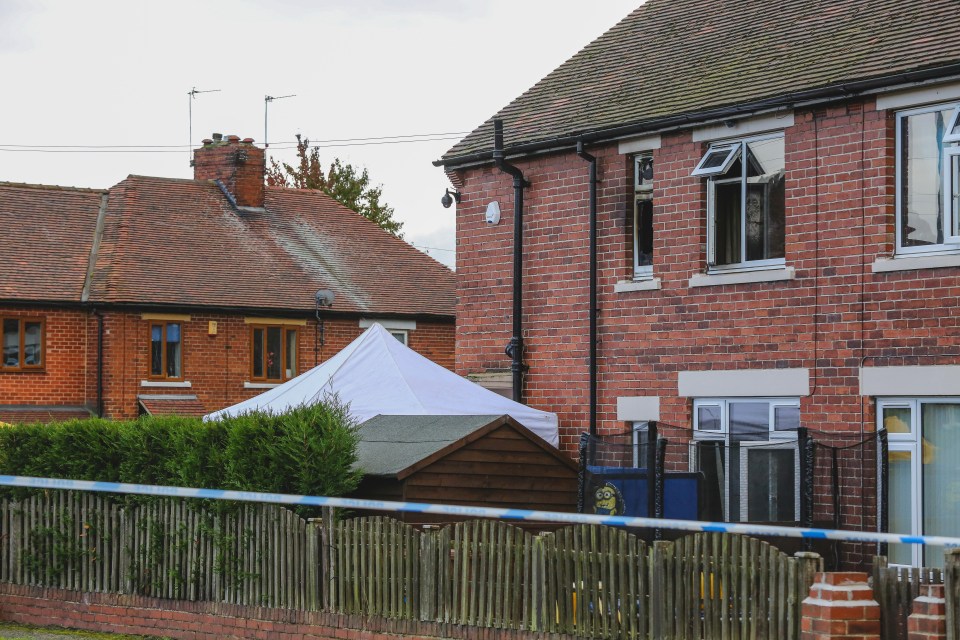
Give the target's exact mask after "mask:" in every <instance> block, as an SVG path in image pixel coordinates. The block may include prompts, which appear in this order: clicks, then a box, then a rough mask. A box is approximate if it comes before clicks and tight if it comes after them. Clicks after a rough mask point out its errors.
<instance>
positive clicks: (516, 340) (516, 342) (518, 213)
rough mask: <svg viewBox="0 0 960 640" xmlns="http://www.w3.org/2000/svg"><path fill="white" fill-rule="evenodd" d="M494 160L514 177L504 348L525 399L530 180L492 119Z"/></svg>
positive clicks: (516, 392)
mask: <svg viewBox="0 0 960 640" xmlns="http://www.w3.org/2000/svg"><path fill="white" fill-rule="evenodd" d="M493 132H494V133H493V164H494V165H495V166H496V167H497V169H499V170H500V171H502V172H504V173H508V174H510V175H511V176H512V177H513V335H512V336H511V337H510V344H508V345H507V348H506V349H505V350H504V353H506V354H507V355H508V356H509V357H510V359H511V360H512V363H511V365H510V371H511V373H512V376H513V399H514V400H515V401H516V402H523V374H524V372H526V370H527V368H528V367H527V365H525V364H524V363H523V190H524V188H525V187H529V186H530V183H529V182H527V181H526V180H524V178H523V172H522V171H521V170H520V169H518V168H517V167H515V166H513V165H512V164H510V163H508V162H506V161H505V160H504V158H503V121H502V120H499V119H498V120H494V121H493Z"/></svg>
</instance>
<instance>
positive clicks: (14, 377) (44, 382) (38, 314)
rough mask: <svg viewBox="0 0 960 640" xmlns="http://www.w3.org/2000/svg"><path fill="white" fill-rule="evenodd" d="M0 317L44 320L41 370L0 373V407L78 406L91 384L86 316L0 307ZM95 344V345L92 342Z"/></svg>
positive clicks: (52, 309)
mask: <svg viewBox="0 0 960 640" xmlns="http://www.w3.org/2000/svg"><path fill="white" fill-rule="evenodd" d="M0 317H5V318H29V319H41V320H43V321H44V332H45V334H46V335H45V336H44V346H43V349H44V353H43V359H44V365H43V368H42V369H40V370H31V371H0V404H2V405H51V406H73V407H79V406H83V405H85V404H86V403H87V400H88V398H89V396H88V395H87V392H88V384H89V382H90V380H89V377H88V371H87V367H86V361H87V357H88V355H89V352H90V349H89V345H90V342H89V335H88V333H87V330H86V324H87V314H86V313H85V312H82V311H78V310H69V309H59V308H43V307H12V306H6V307H5V306H0ZM94 344H95V343H94Z"/></svg>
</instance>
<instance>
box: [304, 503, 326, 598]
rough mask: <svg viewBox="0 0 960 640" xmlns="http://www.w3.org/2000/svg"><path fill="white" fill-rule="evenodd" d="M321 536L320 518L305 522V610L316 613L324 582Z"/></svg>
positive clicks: (321, 525) (321, 522)
mask: <svg viewBox="0 0 960 640" xmlns="http://www.w3.org/2000/svg"><path fill="white" fill-rule="evenodd" d="M322 535H323V521H322V520H321V519H320V518H310V519H308V520H307V550H306V551H307V552H306V558H305V560H304V561H305V562H306V563H307V566H306V567H305V569H306V576H307V585H306V586H307V593H306V602H307V609H308V610H310V611H317V610H318V609H320V607H321V599H322V593H323V591H325V589H323V586H324V582H323V577H324V572H323V566H324V564H325V563H324V562H323V558H322V557H321V556H320V554H321V553H322V552H321V548H322V547H321V545H320V544H318V542H319V541H320V537H321V536H322Z"/></svg>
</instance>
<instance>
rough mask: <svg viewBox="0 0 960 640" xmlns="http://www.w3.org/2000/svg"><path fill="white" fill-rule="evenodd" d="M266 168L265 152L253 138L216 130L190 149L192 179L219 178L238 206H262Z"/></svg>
mask: <svg viewBox="0 0 960 640" xmlns="http://www.w3.org/2000/svg"><path fill="white" fill-rule="evenodd" d="M265 169H266V155H265V154H264V151H263V149H261V148H260V147H257V146H255V145H254V144H253V138H244V139H243V140H241V139H240V137H239V136H227V137H226V138H224V137H223V135H222V134H219V133H215V134H213V139H212V140H211V139H209V138H208V139H206V140H204V141H203V146H202V147H200V148H199V149H196V150H195V151H194V152H193V178H194V179H195V180H219V181H220V182H222V183H223V186H224V187H226V189H227V191H229V192H230V194H231V195H233V197H234V199H235V200H236V201H237V206H240V207H262V206H263V174H264V171H265Z"/></svg>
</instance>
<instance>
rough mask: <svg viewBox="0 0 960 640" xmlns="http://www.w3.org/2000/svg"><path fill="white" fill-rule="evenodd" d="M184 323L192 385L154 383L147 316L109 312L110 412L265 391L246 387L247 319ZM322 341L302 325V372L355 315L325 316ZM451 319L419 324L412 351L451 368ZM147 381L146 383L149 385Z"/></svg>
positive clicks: (338, 339)
mask: <svg viewBox="0 0 960 640" xmlns="http://www.w3.org/2000/svg"><path fill="white" fill-rule="evenodd" d="M189 315H190V320H189V321H188V322H183V379H184V381H187V382H190V387H189V388H164V387H161V386H154V382H153V381H151V380H150V379H149V375H148V373H149V367H150V338H149V330H150V329H149V327H150V321H149V320H144V319H143V317H142V314H141V313H121V312H106V313H105V325H106V330H107V336H106V345H107V351H108V353H107V354H105V358H104V361H105V363H106V366H105V379H106V381H107V383H106V385H105V398H106V407H105V411H106V415H107V416H109V417H112V418H133V417H136V415H137V411H138V403H137V396H138V395H140V394H149V395H164V394H170V395H183V394H190V395H196V396H197V398H198V399H199V400H200V403H201V404H202V405H203V406H204V408H206V409H207V410H208V411H215V410H217V409H222V408H224V407H228V406H230V405H232V404H236V403H237V402H241V401H242V400H246V399H247V398H252V397H253V396H256V395H258V394H260V393H263V392H264V388H262V387H261V388H245V383H251V382H255V381H253V380H252V379H251V369H250V366H251V365H250V359H251V355H250V354H251V346H250V345H251V335H250V324H249V323H247V322H245V321H244V316H237V315H224V314H207V313H204V314H189ZM210 322H216V323H217V333H216V335H211V334H210V333H209V326H210ZM324 327H325V328H324V340H323V343H324V344H322V345H321V344H320V336H319V328H318V325H317V322H316V320H315V319H313V318H311V319H308V320H307V321H306V324H305V325H302V326H299V325H292V326H291V328H295V329H296V330H297V346H298V359H297V360H298V362H297V365H298V371H299V372H300V373H302V372H304V371H307V370H308V369H311V368H313V367H314V366H316V365H318V364H320V363H321V362H323V361H325V360H326V359H327V358H329V357H330V356H332V355H334V354H336V353H337V352H338V351H340V350H341V349H343V348H344V347H345V346H347V345H348V344H349V343H350V342H352V341H353V340H354V339H355V338H356V337H357V336H359V335H360V334H361V333H362V332H363V329H361V328H360V325H359V322H358V321H357V319H356V318H349V319H348V318H327V319H326V320H325V321H324ZM452 334H453V326H452V324H449V323H447V324H442V323H429V322H418V323H417V329H416V330H414V331H411V332H410V333H409V338H410V343H411V344H410V346H411V348H413V349H415V350H418V351H420V352H421V353H423V354H424V355H426V356H427V357H429V358H431V359H433V360H434V361H435V362H437V363H438V364H441V365H444V366H451V365H452V351H453V350H452V344H451V341H452ZM144 382H146V384H144Z"/></svg>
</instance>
